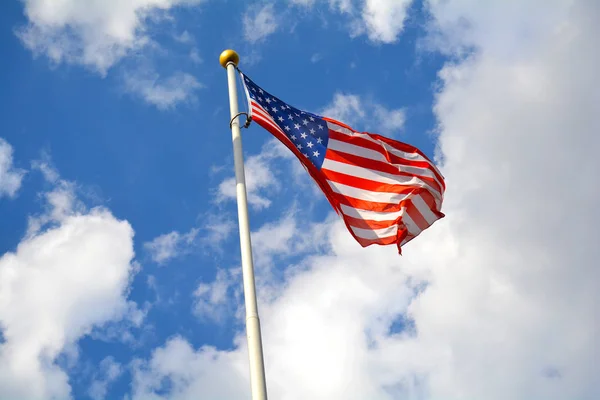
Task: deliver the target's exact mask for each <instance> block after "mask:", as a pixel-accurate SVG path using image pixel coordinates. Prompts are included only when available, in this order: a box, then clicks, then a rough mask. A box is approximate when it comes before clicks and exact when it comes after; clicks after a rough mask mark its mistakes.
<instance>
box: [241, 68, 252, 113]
mask: <svg viewBox="0 0 600 400" xmlns="http://www.w3.org/2000/svg"><path fill="white" fill-rule="evenodd" d="M240 75H241V76H242V83H243V84H244V91H245V92H246V100H247V101H248V110H249V113H248V114H249V115H248V116H249V117H252V97H250V91H249V90H248V86H246V79H244V78H246V76H245V75H244V74H243V73H242V72H241V71H240Z"/></svg>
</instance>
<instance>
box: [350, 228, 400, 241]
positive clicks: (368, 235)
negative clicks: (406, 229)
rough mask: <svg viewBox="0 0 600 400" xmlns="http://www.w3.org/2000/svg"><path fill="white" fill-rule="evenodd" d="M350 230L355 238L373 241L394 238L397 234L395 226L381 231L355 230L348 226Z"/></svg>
mask: <svg viewBox="0 0 600 400" xmlns="http://www.w3.org/2000/svg"><path fill="white" fill-rule="evenodd" d="M350 229H352V232H354V234H355V235H356V236H358V237H359V238H361V239H369V240H375V239H381V238H386V237H390V236H396V234H397V233H398V226H397V225H392V226H390V227H388V228H383V229H362V228H356V227H354V226H350Z"/></svg>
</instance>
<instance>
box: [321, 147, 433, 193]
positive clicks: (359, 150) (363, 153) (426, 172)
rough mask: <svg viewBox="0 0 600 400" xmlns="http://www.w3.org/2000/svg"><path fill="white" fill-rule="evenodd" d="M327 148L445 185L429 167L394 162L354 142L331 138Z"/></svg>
mask: <svg viewBox="0 0 600 400" xmlns="http://www.w3.org/2000/svg"><path fill="white" fill-rule="evenodd" d="M327 148H328V149H332V150H336V151H340V152H342V153H348V154H352V155H356V156H359V157H363V158H368V159H369V160H374V161H381V162H384V163H386V164H388V165H393V166H394V167H395V168H398V170H399V171H402V172H408V173H411V174H413V175H420V176H426V177H428V178H432V179H433V180H435V181H436V182H437V184H438V185H439V186H440V187H443V185H442V184H441V183H440V181H439V180H438V179H437V177H436V176H435V174H434V173H433V171H432V170H430V169H428V168H421V167H411V166H408V165H402V164H392V163H390V162H389V161H388V160H387V159H386V158H385V156H384V155H383V154H381V153H380V152H378V151H375V150H371V149H367V148H365V147H361V146H357V145H354V144H350V143H346V142H342V141H339V140H335V139H329V142H328V144H327ZM430 165H431V164H430Z"/></svg>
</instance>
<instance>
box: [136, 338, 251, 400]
mask: <svg viewBox="0 0 600 400" xmlns="http://www.w3.org/2000/svg"><path fill="white" fill-rule="evenodd" d="M247 358H248V357H247V356H246V355H245V354H241V353H239V352H237V351H236V352H223V351H218V350H216V349H215V348H213V347H210V346H204V347H203V348H202V351H199V352H195V351H194V349H193V348H192V347H191V346H190V344H189V343H188V342H187V341H185V340H184V339H182V338H181V337H174V338H172V339H170V340H169V341H168V342H167V343H166V344H165V346H164V347H160V348H157V349H156V350H155V351H154V352H153V353H152V357H151V359H150V360H149V361H146V362H143V361H138V362H136V363H134V368H133V382H132V388H133V390H132V392H133V393H132V398H133V400H145V399H153V400H162V399H173V400H183V399H192V398H196V397H201V398H205V399H243V398H247V397H248V389H247V385H245V386H240V385H239V384H238V383H239V382H240V381H244V380H245V379H247V375H248V373H247V369H248V366H247V363H248V361H247ZM198 378H200V379H198ZM164 382H170V383H171V385H169V389H170V390H162V392H163V393H165V392H166V393H165V394H164V395H160V394H158V393H157V392H158V391H160V390H161V388H163V389H164ZM232 383H233V384H232Z"/></svg>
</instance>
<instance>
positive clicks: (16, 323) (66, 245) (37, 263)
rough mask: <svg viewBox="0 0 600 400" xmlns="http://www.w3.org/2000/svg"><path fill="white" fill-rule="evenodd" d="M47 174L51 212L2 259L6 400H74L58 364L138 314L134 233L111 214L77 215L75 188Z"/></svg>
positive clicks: (0, 367)
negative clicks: (96, 332) (92, 337)
mask: <svg viewBox="0 0 600 400" xmlns="http://www.w3.org/2000/svg"><path fill="white" fill-rule="evenodd" d="M44 165H46V164H44ZM47 171H51V172H53V173H52V174H50V175H48V176H50V177H54V178H55V180H54V183H55V184H56V185H58V187H57V188H56V189H54V190H53V191H51V192H49V193H47V194H46V195H45V198H46V200H47V201H48V209H47V210H46V212H45V214H44V215H41V216H38V217H36V218H34V219H36V220H37V221H38V223H37V224H35V225H36V228H35V229H30V232H29V235H28V236H27V237H25V238H24V239H22V241H21V242H20V243H19V245H18V246H17V248H16V250H15V251H14V252H8V253H5V254H4V255H2V256H1V257H0V326H1V327H2V336H3V339H4V341H3V342H2V343H1V344H0V397H2V398H13V399H16V398H22V399H23V398H26V399H47V398H61V399H66V398H69V397H70V386H69V382H68V376H67V374H66V372H65V371H64V370H63V369H62V368H61V367H60V366H59V365H58V364H57V358H58V357H59V356H61V355H63V354H66V355H67V356H68V358H69V359H70V360H71V363H72V362H73V360H74V359H76V357H77V347H76V346H77V342H78V341H79V339H80V338H82V337H84V336H85V335H88V334H90V332H91V331H92V330H93V329H94V328H98V327H102V326H103V325H105V324H106V323H109V322H111V321H119V320H123V319H124V318H125V319H130V318H131V317H133V316H135V314H136V312H135V311H136V310H137V308H136V307H135V306H134V305H133V303H129V302H128V301H127V299H126V296H127V290H128V286H129V282H130V279H131V277H132V274H133V273H134V271H135V266H134V264H133V263H132V259H133V257H134V252H133V230H132V228H131V226H130V225H129V223H127V222H126V221H120V220H117V219H116V218H115V217H114V216H113V215H112V214H111V213H110V211H108V210H106V209H102V208H95V209H92V210H85V209H80V208H77V207H75V206H74V205H75V204H78V201H77V200H76V196H75V194H74V193H73V188H74V187H75V186H74V185H73V184H68V183H66V182H64V181H62V180H60V178H59V177H58V174H57V173H56V172H55V171H54V170H53V169H51V168H50V167H48V169H47ZM42 228H44V229H42Z"/></svg>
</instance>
